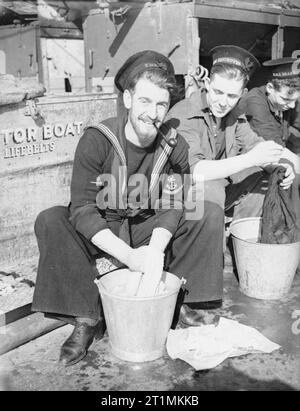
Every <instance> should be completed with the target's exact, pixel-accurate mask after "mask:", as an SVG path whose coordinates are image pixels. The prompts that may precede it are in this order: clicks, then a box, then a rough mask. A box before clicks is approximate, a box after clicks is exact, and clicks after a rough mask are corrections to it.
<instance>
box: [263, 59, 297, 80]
mask: <svg viewBox="0 0 300 411" xmlns="http://www.w3.org/2000/svg"><path fill="white" fill-rule="evenodd" d="M263 66H265V67H268V68H269V69H270V71H271V76H272V78H273V79H276V78H277V79H285V78H296V77H300V60H297V59H296V58H293V57H283V58H280V59H275V60H268V61H265V62H264V63H263Z"/></svg>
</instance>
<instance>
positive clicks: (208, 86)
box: [203, 77, 210, 90]
mask: <svg viewBox="0 0 300 411" xmlns="http://www.w3.org/2000/svg"><path fill="white" fill-rule="evenodd" d="M203 82H204V87H205V88H206V90H209V88H210V78H209V77H205V79H204V80H203Z"/></svg>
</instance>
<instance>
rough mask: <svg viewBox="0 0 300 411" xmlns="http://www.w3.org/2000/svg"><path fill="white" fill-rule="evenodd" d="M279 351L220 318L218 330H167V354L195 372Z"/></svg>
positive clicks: (253, 331)
mask: <svg viewBox="0 0 300 411" xmlns="http://www.w3.org/2000/svg"><path fill="white" fill-rule="evenodd" d="M278 348H280V345H278V344H275V343H273V342H272V341H270V340H268V338H266V337H264V336H263V335H262V334H261V333H260V332H259V331H257V330H256V329H255V328H252V327H248V326H246V325H243V324H240V323H239V322H238V321H234V320H229V319H227V318H223V317H221V318H220V321H219V323H218V325H217V326H215V325H204V326H202V327H188V328H184V329H178V330H170V331H169V334H168V338H167V351H168V354H169V356H170V357H171V358H172V359H176V358H180V359H181V360H183V361H186V362H187V363H189V364H190V365H192V366H193V367H194V368H195V369H196V370H207V369H210V368H214V367H216V366H217V365H219V364H220V363H221V362H222V361H224V360H225V359H226V358H229V357H236V356H239V355H244V354H249V353H255V352H263V353H271V352H272V351H274V350H277V349H278Z"/></svg>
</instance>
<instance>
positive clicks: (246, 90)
mask: <svg viewBox="0 0 300 411" xmlns="http://www.w3.org/2000/svg"><path fill="white" fill-rule="evenodd" d="M248 91H249V90H248V89H247V87H245V88H244V90H243V93H242V96H245V95H246V94H247V93H248Z"/></svg>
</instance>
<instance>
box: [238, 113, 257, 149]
mask: <svg viewBox="0 0 300 411" xmlns="http://www.w3.org/2000/svg"><path fill="white" fill-rule="evenodd" d="M263 141H264V139H263V138H262V137H260V136H258V135H257V134H256V133H255V131H253V130H252V128H251V127H250V125H249V123H248V121H247V119H246V117H245V116H244V115H240V116H239V118H238V119H237V123H236V129H235V143H236V144H237V151H238V152H242V153H247V152H248V151H250V150H251V149H252V148H253V147H255V146H256V145H257V144H258V143H261V142H263Z"/></svg>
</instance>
